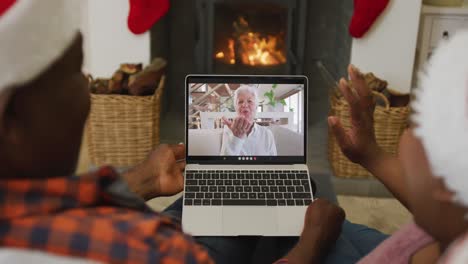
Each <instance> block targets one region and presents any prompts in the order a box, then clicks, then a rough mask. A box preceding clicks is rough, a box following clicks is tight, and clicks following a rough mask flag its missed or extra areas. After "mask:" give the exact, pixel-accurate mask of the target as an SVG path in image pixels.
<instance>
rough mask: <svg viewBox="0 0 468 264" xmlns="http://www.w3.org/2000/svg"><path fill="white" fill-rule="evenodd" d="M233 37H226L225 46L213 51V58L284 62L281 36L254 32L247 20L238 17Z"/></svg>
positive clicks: (253, 62)
mask: <svg viewBox="0 0 468 264" xmlns="http://www.w3.org/2000/svg"><path fill="white" fill-rule="evenodd" d="M234 29H235V33H234V36H235V37H234V38H228V39H227V45H226V47H225V48H224V49H223V50H221V51H218V52H216V53H215V58H216V59H217V60H220V61H222V62H224V63H227V64H236V63H237V61H236V60H240V63H242V64H244V65H251V66H257V65H279V64H284V63H286V56H285V54H284V51H283V50H282V49H281V48H279V46H280V45H279V41H281V36H279V35H278V36H273V35H266V36H264V35H262V34H261V33H260V32H254V31H252V29H251V28H250V27H249V24H248V22H247V21H246V20H245V19H244V18H243V17H240V18H239V19H238V20H237V21H236V22H234Z"/></svg>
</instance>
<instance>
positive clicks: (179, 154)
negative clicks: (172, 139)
mask: <svg viewBox="0 0 468 264" xmlns="http://www.w3.org/2000/svg"><path fill="white" fill-rule="evenodd" d="M169 148H170V149H171V150H172V152H174V156H175V159H176V160H180V159H184V158H185V144H177V145H169Z"/></svg>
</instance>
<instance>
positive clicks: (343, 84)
mask: <svg viewBox="0 0 468 264" xmlns="http://www.w3.org/2000/svg"><path fill="white" fill-rule="evenodd" d="M339 88H340V91H341V93H342V94H343V96H344V98H345V100H346V102H348V104H349V107H350V110H351V118H352V119H353V120H359V119H360V112H361V111H360V109H359V98H358V96H357V95H355V94H354V93H353V92H352V90H351V88H350V87H349V84H348V82H347V81H346V80H345V79H343V78H342V79H341V80H340V85H339Z"/></svg>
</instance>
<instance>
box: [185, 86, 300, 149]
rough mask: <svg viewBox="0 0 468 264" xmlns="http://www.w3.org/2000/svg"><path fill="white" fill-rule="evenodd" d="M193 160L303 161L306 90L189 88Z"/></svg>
mask: <svg viewBox="0 0 468 264" xmlns="http://www.w3.org/2000/svg"><path fill="white" fill-rule="evenodd" d="M187 111H188V113H187V115H188V117H189V118H188V124H187V125H188V137H189V138H188V142H189V144H188V155H189V156H302V155H304V127H303V126H304V116H303V115H304V85H303V84H271V83H270V84H238V83H233V84H229V83H228V84H225V83H190V84H189V104H188V109H187Z"/></svg>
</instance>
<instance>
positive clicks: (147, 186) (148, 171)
mask: <svg viewBox="0 0 468 264" xmlns="http://www.w3.org/2000/svg"><path fill="white" fill-rule="evenodd" d="M184 158H185V145H183V144H179V145H160V146H159V147H158V148H156V149H155V150H154V151H153V152H151V154H150V155H149V156H148V158H147V159H146V160H145V161H143V162H142V163H141V164H139V165H137V166H136V167H134V168H133V169H131V170H129V171H128V172H126V173H124V174H123V177H124V179H125V181H126V182H127V183H128V185H129V186H130V189H131V190H132V191H133V192H135V193H136V194H138V195H140V196H141V197H143V199H145V200H150V199H152V198H155V197H160V196H171V195H175V194H177V193H179V192H181V191H182V190H183V188H184V176H183V173H184V168H185V161H181V162H177V161H178V160H181V159H184Z"/></svg>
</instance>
